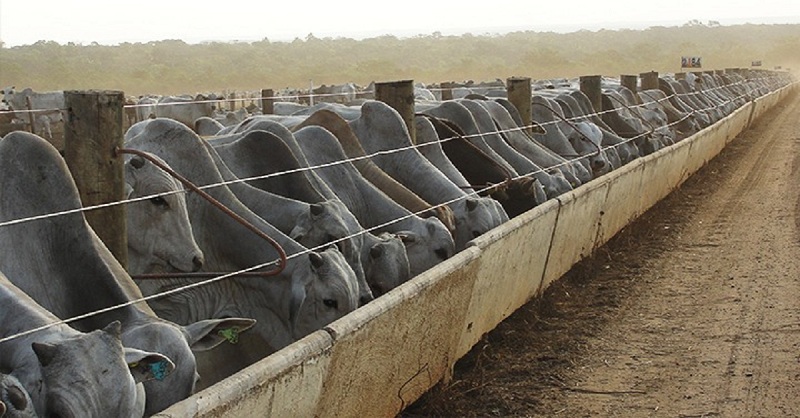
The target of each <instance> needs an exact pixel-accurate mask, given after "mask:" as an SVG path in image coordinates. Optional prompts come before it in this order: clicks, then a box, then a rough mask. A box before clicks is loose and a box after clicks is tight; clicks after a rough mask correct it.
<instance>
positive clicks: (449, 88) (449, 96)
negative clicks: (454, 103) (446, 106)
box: [441, 81, 453, 101]
mask: <svg viewBox="0 0 800 418" xmlns="http://www.w3.org/2000/svg"><path fill="white" fill-rule="evenodd" d="M441 86H442V101H446V100H453V83H451V82H449V81H445V82H444V83H442V84H441Z"/></svg>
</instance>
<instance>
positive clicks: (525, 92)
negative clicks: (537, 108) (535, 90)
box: [506, 77, 533, 134]
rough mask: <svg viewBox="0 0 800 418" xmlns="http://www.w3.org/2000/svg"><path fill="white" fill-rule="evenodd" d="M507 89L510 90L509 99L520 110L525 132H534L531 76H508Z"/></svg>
mask: <svg viewBox="0 0 800 418" xmlns="http://www.w3.org/2000/svg"><path fill="white" fill-rule="evenodd" d="M506 90H507V91H508V101H509V102H511V104H513V105H514V107H516V108H517V111H519V116H520V117H521V118H522V126H524V127H525V132H527V133H529V134H530V133H532V129H531V125H532V124H533V117H532V116H531V96H532V91H531V90H532V89H531V79H530V77H510V78H508V79H507V80H506Z"/></svg>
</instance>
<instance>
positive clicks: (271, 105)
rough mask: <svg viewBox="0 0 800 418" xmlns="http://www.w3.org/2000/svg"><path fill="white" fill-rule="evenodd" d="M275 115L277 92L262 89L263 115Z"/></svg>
mask: <svg viewBox="0 0 800 418" xmlns="http://www.w3.org/2000/svg"><path fill="white" fill-rule="evenodd" d="M274 113H275V92H274V91H272V89H261V114H262V115H272V114H274Z"/></svg>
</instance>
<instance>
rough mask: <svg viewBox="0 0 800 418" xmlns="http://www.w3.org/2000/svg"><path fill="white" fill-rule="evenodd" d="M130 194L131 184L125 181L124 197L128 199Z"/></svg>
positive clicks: (131, 191) (131, 192)
mask: <svg viewBox="0 0 800 418" xmlns="http://www.w3.org/2000/svg"><path fill="white" fill-rule="evenodd" d="M131 194H133V186H131V185H130V184H129V183H128V182H125V199H130V198H131Z"/></svg>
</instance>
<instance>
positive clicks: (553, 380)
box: [402, 94, 800, 418]
mask: <svg viewBox="0 0 800 418" xmlns="http://www.w3.org/2000/svg"><path fill="white" fill-rule="evenodd" d="M799 97H800V96H798V95H797V94H795V95H794V96H792V97H789V98H788V99H786V100H785V101H783V102H782V103H781V104H779V105H778V106H777V107H776V108H775V109H773V110H772V111H771V112H770V113H769V114H767V115H764V116H763V117H762V118H761V119H760V120H758V121H756V122H755V123H754V124H753V125H752V126H751V128H750V129H749V130H748V131H746V132H744V133H742V134H741V135H739V137H738V138H736V139H735V140H734V141H733V142H731V143H730V144H729V145H728V147H727V148H726V149H725V150H723V152H722V153H721V154H720V155H719V156H718V157H717V158H715V159H714V160H712V161H711V162H709V163H708V164H707V165H706V166H705V167H703V168H702V169H701V170H700V171H699V172H698V173H696V174H695V175H694V176H692V177H691V178H690V179H689V180H687V181H686V182H685V183H684V184H683V185H682V186H681V187H680V188H678V189H677V190H675V191H674V192H673V193H672V194H670V195H669V196H668V197H667V198H666V199H664V200H663V201H661V202H660V203H658V204H657V205H656V206H654V207H653V208H652V209H651V210H650V211H648V212H647V213H645V214H643V215H642V216H641V217H640V218H639V219H638V220H637V221H635V222H634V223H632V224H631V225H629V226H628V227H627V228H625V229H624V230H623V231H621V232H620V233H619V234H618V235H617V236H616V237H614V238H613V239H612V240H611V241H609V242H608V243H607V244H606V245H605V246H603V247H602V248H600V249H598V250H597V251H596V252H595V254H594V255H593V256H592V257H590V258H588V259H586V260H584V261H582V262H581V263H579V264H578V265H576V266H575V267H574V268H573V269H572V270H571V271H570V272H569V273H568V274H567V275H566V276H565V277H563V278H562V279H561V280H559V281H558V282H556V283H554V284H553V285H552V286H551V287H550V288H549V289H548V291H547V292H546V293H545V294H544V295H543V296H542V297H541V298H538V299H536V300H534V301H532V302H530V303H528V304H527V305H526V306H524V307H523V308H521V309H520V310H518V311H517V312H516V313H514V314H513V315H512V316H511V317H509V318H508V319H507V320H506V321H504V322H503V323H501V324H500V325H499V326H498V327H497V328H496V329H495V330H494V331H492V332H490V333H489V334H487V335H486V336H484V338H483V339H482V341H480V342H479V343H478V344H477V345H476V346H475V347H474V348H473V350H472V351H471V352H470V353H469V354H468V355H467V356H465V357H464V358H463V359H461V360H460V361H459V362H458V364H457V365H456V369H455V375H454V377H453V380H452V381H451V382H450V383H449V384H447V385H444V384H440V385H439V386H437V387H435V388H433V389H432V390H431V391H430V392H428V393H427V394H426V395H424V396H423V397H422V398H420V399H419V400H418V401H417V402H416V403H414V404H413V405H411V406H409V407H408V408H407V409H406V410H405V411H404V412H403V413H402V416H404V417H409V418H410V417H423V416H424V417H435V416H439V417H456V416H457V417H495V416H497V417H684V418H688V417H800V397H798V395H800V234H798V230H800V209H798V208H799V207H800V186H799V185H798V182H799V181H800V98H799Z"/></svg>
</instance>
